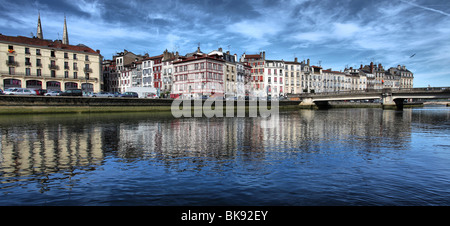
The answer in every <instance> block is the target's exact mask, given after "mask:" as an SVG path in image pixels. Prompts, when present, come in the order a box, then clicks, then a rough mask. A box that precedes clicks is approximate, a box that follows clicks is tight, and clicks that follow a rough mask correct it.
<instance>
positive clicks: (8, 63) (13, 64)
mask: <svg viewBox="0 0 450 226" xmlns="http://www.w3.org/2000/svg"><path fill="white" fill-rule="evenodd" d="M6 65H8V66H11V67H18V66H19V62H17V61H14V60H7V61H6Z"/></svg>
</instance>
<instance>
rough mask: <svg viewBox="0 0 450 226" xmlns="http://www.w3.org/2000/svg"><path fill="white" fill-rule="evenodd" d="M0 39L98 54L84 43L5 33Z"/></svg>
mask: <svg viewBox="0 0 450 226" xmlns="http://www.w3.org/2000/svg"><path fill="white" fill-rule="evenodd" d="M0 41H3V42H11V43H18V44H26V45H33V46H42V47H48V48H54V49H67V50H71V51H76V52H84V53H93V54H100V51H98V52H97V51H94V50H93V49H91V48H89V47H87V46H85V45H82V44H80V45H66V44H62V42H61V41H60V40H55V41H52V40H47V39H39V38H35V37H33V38H28V37H24V36H16V37H14V36H7V35H0Z"/></svg>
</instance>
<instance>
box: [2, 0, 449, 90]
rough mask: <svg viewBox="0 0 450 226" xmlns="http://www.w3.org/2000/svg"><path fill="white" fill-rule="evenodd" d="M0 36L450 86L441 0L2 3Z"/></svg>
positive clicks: (108, 51)
mask: <svg viewBox="0 0 450 226" xmlns="http://www.w3.org/2000/svg"><path fill="white" fill-rule="evenodd" d="M0 2H1V3H2V4H0V15H1V16H0V33H2V34H4V35H11V36H17V35H22V36H31V35H32V33H33V34H34V35H35V34H36V26H37V16H38V10H39V11H40V14H41V21H42V25H43V32H44V38H46V39H58V38H59V39H62V31H63V22H64V15H65V16H66V17H67V24H68V31H69V41H70V43H71V44H75V45H76V44H79V43H83V44H85V45H87V46H89V47H91V48H92V49H94V50H95V49H99V50H101V53H102V55H103V56H104V57H105V58H106V59H111V58H112V55H114V54H115V53H116V52H121V51H123V50H124V49H127V50H128V51H132V52H134V53H137V54H145V53H149V54H150V55H151V56H154V55H159V54H161V53H162V52H163V51H164V50H165V49H167V50H169V51H178V52H180V54H186V53H189V52H193V51H195V50H196V49H197V46H198V45H199V44H200V47H201V50H202V51H203V52H206V53H207V52H210V51H212V50H214V49H217V48H219V47H222V48H223V49H224V50H225V51H227V50H230V52H231V53H233V54H234V53H236V54H237V55H238V56H241V55H242V53H244V52H245V53H247V54H254V53H259V52H260V51H265V52H266V58H267V59H279V60H281V59H284V60H290V61H292V60H293V59H294V57H297V58H298V59H299V60H305V59H308V58H309V59H310V60H311V63H312V64H314V65H319V64H320V65H321V66H322V67H323V68H325V69H328V68H332V69H333V70H337V71H339V70H343V69H345V67H346V66H348V67H359V65H361V64H364V65H366V64H369V63H370V62H371V61H373V62H375V63H376V64H378V63H382V64H383V66H384V67H395V66H397V65H399V64H400V65H405V66H406V67H407V68H408V69H410V70H411V71H412V72H413V73H414V74H415V80H414V81H415V84H414V86H415V87H425V86H428V85H431V86H450V1H448V0H433V1H429V0H328V1H327V0H320V1H319V0H291V1H288V0H284V1H283V0H164V1H161V0H154V1H153V0H152V1H148V0H146V1H144V0H127V1H123V0H112V1H94V0H77V1H73V0H64V1H45V0H35V1H32V0H31V1H29V0H14V1H13V0H0Z"/></svg>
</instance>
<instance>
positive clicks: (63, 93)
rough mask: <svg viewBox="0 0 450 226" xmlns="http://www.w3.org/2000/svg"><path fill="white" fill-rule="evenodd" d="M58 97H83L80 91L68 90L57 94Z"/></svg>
mask: <svg viewBox="0 0 450 226" xmlns="http://www.w3.org/2000/svg"><path fill="white" fill-rule="evenodd" d="M59 95H60V96H80V97H81V96H83V91H82V90H81V89H69V90H66V91H64V92H62V93H60V94H59Z"/></svg>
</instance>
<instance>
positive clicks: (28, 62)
mask: <svg viewBox="0 0 450 226" xmlns="http://www.w3.org/2000/svg"><path fill="white" fill-rule="evenodd" d="M25 65H27V66H31V62H30V58H28V57H26V58H25Z"/></svg>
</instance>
